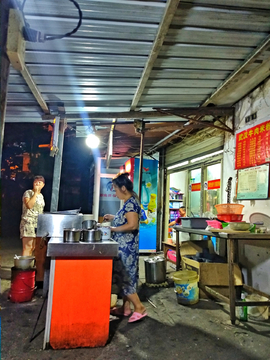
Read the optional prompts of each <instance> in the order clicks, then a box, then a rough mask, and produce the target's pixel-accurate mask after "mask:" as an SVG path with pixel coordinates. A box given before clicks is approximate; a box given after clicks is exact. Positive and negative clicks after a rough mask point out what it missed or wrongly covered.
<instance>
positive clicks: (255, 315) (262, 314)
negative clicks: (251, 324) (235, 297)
mask: <svg viewBox="0 0 270 360" xmlns="http://www.w3.org/2000/svg"><path fill="white" fill-rule="evenodd" d="M268 300H269V299H268V298H267V297H265V296H261V295H259V294H251V295H247V296H246V301H268ZM247 309H248V317H249V318H250V319H251V320H268V317H269V307H268V306H248V308H247Z"/></svg>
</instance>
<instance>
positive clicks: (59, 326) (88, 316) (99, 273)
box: [43, 244, 118, 349]
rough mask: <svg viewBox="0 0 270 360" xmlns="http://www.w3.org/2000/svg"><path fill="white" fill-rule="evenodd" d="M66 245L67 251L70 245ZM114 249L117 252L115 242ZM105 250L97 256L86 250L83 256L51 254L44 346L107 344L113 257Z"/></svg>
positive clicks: (66, 347) (56, 347) (61, 346)
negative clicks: (91, 255) (92, 255)
mask: <svg viewBox="0 0 270 360" xmlns="http://www.w3.org/2000/svg"><path fill="white" fill-rule="evenodd" d="M67 246H69V248H68V250H69V249H71V248H72V247H71V246H70V244H68V245H67ZM77 246H80V245H79V244H78V245H77ZM82 246H83V245H82ZM94 246H95V245H94ZM48 247H49V246H48ZM73 248H74V249H75V252H76V248H75V247H73ZM80 249H81V248H80ZM87 249H88V250H89V244H88V247H85V250H87ZM115 249H116V248H115ZM115 249H114V253H115V252H116V255H117V252H118V244H117V251H115ZM106 251H107V253H106V255H105V250H104V253H103V257H101V256H102V254H101V256H99V258H96V257H95V256H94V257H89V254H88V257H86V256H87V253H89V251H86V252H85V254H84V255H85V256H84V257H77V256H75V257H58V256H57V257H55V258H54V257H52V260H51V269H50V285H49V295H48V306H47V316H46V326H45V335H44V346H43V348H44V349H45V348H48V347H49V345H50V346H51V347H52V348H53V349H70V348H77V347H100V346H104V345H105V344H106V342H107V340H108V337H109V324H110V302H111V283H112V262H113V260H112V258H113V256H111V255H110V257H109V256H108V250H106ZM100 252H102V250H99V253H100ZM104 255H105V256H104ZM114 256H115V254H114Z"/></svg>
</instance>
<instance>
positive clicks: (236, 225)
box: [229, 221, 251, 231]
mask: <svg viewBox="0 0 270 360" xmlns="http://www.w3.org/2000/svg"><path fill="white" fill-rule="evenodd" d="M229 225H230V229H232V230H235V231H247V230H249V228H250V227H251V224H250V223H246V222H244V221H243V222H231V223H230V224H229Z"/></svg>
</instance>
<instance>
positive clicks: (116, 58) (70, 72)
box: [6, 0, 270, 151]
mask: <svg viewBox="0 0 270 360" xmlns="http://www.w3.org/2000/svg"><path fill="white" fill-rule="evenodd" d="M173 2H174V0H171V1H167V2H166V1H128V0H118V1H114V0H101V1H100V0H91V1H87V0H83V1H79V2H78V3H79V5H80V8H81V10H82V13H83V21H82V25H81V27H80V28H79V30H78V31H77V32H76V33H75V34H74V35H73V36H71V37H66V38H63V39H59V40H53V41H46V42H44V43H33V42H26V53H25V64H26V67H27V69H28V71H29V73H30V75H31V76H32V78H33V81H34V82H35V84H36V86H37V88H38V90H39V91H40V93H41V95H42V97H43V99H44V100H45V102H46V103H47V104H55V103H57V102H59V101H60V102H63V103H64V106H65V109H66V114H67V119H68V122H70V123H74V124H75V123H80V124H85V123H87V121H88V122H89V120H87V119H91V118H92V117H91V112H92V111H93V112H104V113H106V112H122V111H129V110H130V109H131V108H132V103H134V101H135V107H136V109H141V110H151V109H152V108H155V107H161V108H168V107H170V108H179V107H198V106H202V105H203V104H204V103H205V102H206V101H207V99H209V98H210V99H211V94H213V93H215V92H216V91H217V89H219V87H220V86H221V85H222V83H223V82H224V81H226V80H227V79H228V77H230V76H231V75H232V74H233V73H234V72H235V71H236V70H237V69H238V68H239V67H241V66H242V65H243V64H244V63H245V61H246V60H247V59H248V58H249V57H250V56H251V55H252V54H253V53H254V51H256V49H257V48H258V47H259V46H260V44H261V43H262V42H263V41H265V40H266V39H268V37H269V34H270V21H269V20H270V2H269V0H257V1H255V0H253V1H252V0H238V1H234V0H224V1H223V0H194V1H193V0H185V1H180V2H179V4H178V8H177V10H176V11H175V13H174V16H173V17H172V20H171V23H170V24H169V25H168V30H167V31H166V33H164V34H163V36H164V41H163V43H162V45H161V46H160V47H159V48H158V51H157V54H156V55H157V57H156V58H155V54H153V53H152V47H153V44H155V42H157V41H158V40H159V39H157V34H159V33H158V31H159V30H160V27H161V26H163V22H164V20H165V23H166V20H167V21H168V19H169V14H167V13H166V10H167V8H168V7H169V6H170V5H171V4H173ZM176 3H177V1H176ZM23 12H24V16H25V19H26V21H27V22H28V23H29V25H30V26H31V28H33V29H35V30H39V31H41V32H43V33H47V34H57V35H61V34H64V33H66V32H69V31H71V30H72V29H73V28H74V27H75V26H76V25H77V22H78V11H77V9H76V8H75V7H74V5H73V4H72V3H71V2H70V1H68V0H59V1H52V0H38V1H35V0H26V2H25V6H24V9H23ZM164 14H167V15H166V17H167V18H166V19H164ZM165 28H166V27H165ZM163 29H164V28H163ZM159 36H160V35H159ZM269 49H270V45H269V46H265V48H264V49H263V51H261V52H260V53H258V54H257V55H256V57H254V60H253V61H251V62H250V63H248V64H247V67H246V68H244V69H243V70H244V71H243V72H241V73H239V74H238V75H237V76H238V78H237V82H238V83H241V82H243V81H246V76H248V73H250V74H251V76H253V77H255V76H257V77H258V79H257V80H256V81H257V82H258V83H260V82H261V81H262V79H265V78H266V77H267V76H269V66H268V67H266V68H267V70H262V71H261V72H260V73H258V74H257V73H256V72H255V70H256V71H257V68H259V67H261V66H262V65H263V64H265V63H267V62H269V58H270V56H269V55H270V51H269ZM153 55H154V56H153ZM151 56H152V58H154V60H153V64H152V65H149V59H151ZM145 67H148V69H149V71H150V72H149V76H148V77H144V79H143V80H145V81H146V83H145V86H141V88H140V84H141V81H142V76H145V75H143V74H144V70H145ZM256 81H255V80H254V84H256ZM252 84H253V83H252ZM252 84H251V85H250V86H254V85H252ZM138 89H141V94H140V93H139V95H138V96H137V97H136V92H137V91H138ZM218 91H219V97H217V98H213V99H214V100H215V99H217V101H213V102H214V103H215V104H216V105H223V104H226V105H228V104H232V103H233V102H235V101H237V100H239V99H240V98H241V97H242V96H243V93H241V91H239V93H238V94H237V92H236V94H234V96H233V97H231V98H230V99H229V100H227V101H226V99H227V98H226V96H225V95H226V94H225V95H224V96H223V97H222V96H220V94H222V91H223V89H221V90H218ZM227 91H228V90H227ZM246 91H247V92H248V91H250V89H248V88H247V89H246ZM237 96H238V98H237ZM219 99H220V100H219ZM42 114H43V111H42V109H41V108H40V106H39V104H38V102H37V100H36V98H35V97H34V95H33V94H32V93H31V90H30V89H29V87H28V85H27V83H26V81H25V80H24V78H23V77H22V75H21V74H20V72H19V71H16V70H14V69H12V68H11V71H10V76H9V85H8V99H7V112H6V122H39V121H42V119H41V115H42ZM174 118H175V120H178V119H179V118H177V117H174ZM82 119H84V120H82ZM105 120H106V115H105ZM157 120H158V118H156V119H155V118H154V119H152V121H157ZM166 120H172V117H168V118H162V121H163V122H164V121H166ZM108 121H109V120H107V122H108ZM110 121H111V120H110ZM130 121H131V120H130ZM92 122H93V119H92ZM116 130H117V126H116ZM119 131H120V130H119ZM167 134H168V132H167V133H166V135H167ZM104 136H106V135H104ZM107 136H108V133H107ZM162 136H165V134H163V133H162V132H160V133H159V135H158V136H157V137H156V136H153V139H152V145H153V144H154V141H158V140H160V139H161V137H162ZM116 141H117V140H116V139H115V143H116ZM105 143H106V141H105ZM137 147H138V146H137ZM127 148H128V146H127ZM132 151H133V150H132Z"/></svg>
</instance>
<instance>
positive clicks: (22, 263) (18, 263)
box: [14, 255, 35, 270]
mask: <svg viewBox="0 0 270 360" xmlns="http://www.w3.org/2000/svg"><path fill="white" fill-rule="evenodd" d="M34 263H35V257H34V256H17V255H16V256H15V257H14V266H15V267H16V268H18V269H23V270H26V269H30V268H32V267H33V266H34Z"/></svg>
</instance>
